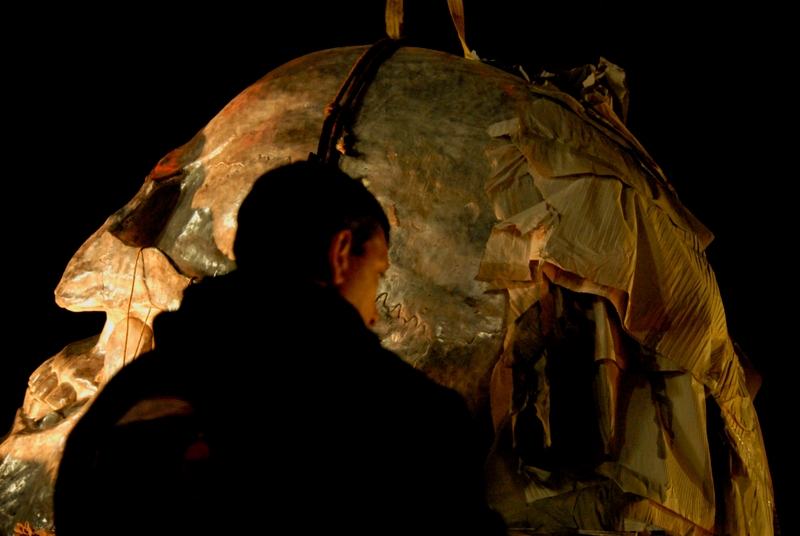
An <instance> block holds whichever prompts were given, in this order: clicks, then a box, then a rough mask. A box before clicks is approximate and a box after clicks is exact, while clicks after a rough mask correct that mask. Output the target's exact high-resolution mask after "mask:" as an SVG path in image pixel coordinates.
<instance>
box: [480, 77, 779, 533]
mask: <svg viewBox="0 0 800 536" xmlns="http://www.w3.org/2000/svg"><path fill="white" fill-rule="evenodd" d="M537 91H538V92H540V93H542V92H546V93H548V96H549V97H551V98H544V99H539V100H534V101H532V102H526V103H520V110H519V115H518V117H517V118H513V119H510V120H506V121H501V122H499V123H495V124H493V125H491V126H490V127H489V128H488V133H489V134H490V135H491V136H492V137H494V138H499V139H505V140H507V141H508V144H507V145H506V146H503V147H499V148H497V147H495V148H492V149H491V150H489V151H487V156H488V158H489V160H490V163H491V165H492V167H493V173H492V175H491V177H490V178H489V180H488V181H487V184H486V191H487V195H488V196H489V197H490V199H491V200H492V203H493V205H494V207H495V213H496V216H497V217H498V219H499V220H501V221H500V223H498V224H497V225H496V226H495V227H494V229H493V230H492V233H491V236H490V237H489V240H488V242H487V244H486V248H485V252H484V256H483V260H482V263H481V267H480V271H479V274H478V276H477V279H479V280H482V281H489V282H491V283H490V284H491V285H492V286H493V287H495V288H504V287H505V288H508V292H509V297H510V301H511V303H512V307H511V308H510V309H511V311H510V314H509V317H508V318H507V325H509V326H510V328H509V334H511V331H513V325H514V324H513V322H514V321H515V320H516V319H517V318H519V316H520V315H521V314H522V312H524V308H525V307H526V306H529V304H530V303H533V302H535V301H536V300H537V299H538V298H539V297H540V296H542V295H543V294H544V292H545V289H544V288H543V286H542V283H541V281H542V278H541V276H539V277H538V278H537V273H538V272H541V273H544V274H545V276H546V277H545V280H546V281H549V282H551V283H555V284H556V285H559V286H562V287H564V288H568V289H571V290H574V291H577V292H586V293H591V294H595V295H597V296H601V297H603V298H605V299H606V300H608V303H610V304H611V305H613V307H614V309H616V313H617V314H618V316H619V318H620V320H621V322H622V326H623V327H624V331H625V332H626V333H627V334H629V335H630V336H632V337H633V338H634V339H635V340H637V341H639V342H640V343H641V344H642V345H643V346H644V347H646V348H648V349H651V350H652V351H654V352H655V353H656V354H657V355H658V356H660V357H662V358H665V359H666V360H668V361H669V362H671V363H673V364H674V369H675V370H679V371H688V372H689V373H690V374H689V375H679V376H678V378H680V379H674V380H670V381H669V382H668V384H669V387H668V390H669V391H670V397H671V398H670V399H671V400H672V398H673V397H674V399H675V407H676V409H677V410H678V411H681V412H684V413H685V415H684V416H683V417H681V418H682V419H684V420H685V421H686V423H688V425H689V428H688V429H689V430H691V429H692V428H694V430H695V431H694V433H687V435H686V436H685V437H684V438H683V439H682V440H681V441H677V440H676V439H675V438H672V440H673V441H677V442H676V443H674V444H673V445H672V446H673V448H669V449H666V455H665V456H660V457H659V456H653V455H650V454H652V453H650V454H648V452H647V445H649V444H652V441H650V440H649V439H648V438H647V437H638V438H637V439H636V440H635V441H632V445H635V446H634V447H633V448H632V449H631V450H630V451H629V452H627V457H625V456H623V457H621V458H620V459H619V460H618V461H617V462H615V463H606V464H603V465H602V466H601V467H600V468H599V472H600V473H601V474H604V475H606V476H608V477H610V478H612V479H614V481H616V482H617V483H618V484H619V486H620V487H621V488H622V489H623V490H625V491H629V492H631V493H636V494H637V495H641V496H642V497H647V498H648V499H649V501H650V503H646V502H640V503H636V506H635V508H634V507H633V506H631V507H630V508H629V509H630V510H631V515H632V512H634V511H635V512H637V515H638V514H642V515H643V516H645V517H646V518H647V519H648V520H651V521H653V520H657V519H658V520H660V522H661V523H664V525H663V526H665V527H668V526H669V527H672V528H671V529H670V530H671V531H674V532H675V533H679V534H684V533H686V531H685V530H684V528H685V527H684V528H681V527H682V526H683V525H681V523H684V522H685V521H687V520H688V522H689V523H690V525H696V526H697V527H695V528H702V529H705V530H712V529H713V525H714V513H713V512H714V499H713V487H712V486H711V474H710V466H709V465H708V446H707V445H706V444H705V442H706V439H705V405H704V398H705V392H704V390H708V392H710V393H711V394H712V395H713V396H714V397H715V399H716V401H717V403H718V404H719V406H720V407H721V408H722V414H723V417H724V421H725V425H726V433H727V434H728V436H729V439H730V443H731V445H733V449H734V452H733V453H732V455H733V456H734V457H735V458H738V460H739V463H738V464H737V465H735V466H734V469H733V470H734V473H735V474H732V475H731V484H732V493H731V495H730V496H729V497H726V503H727V508H729V509H730V510H731V512H730V513H729V516H728V517H729V521H728V522H727V525H728V526H726V531H729V532H731V533H733V534H746V533H747V534H771V533H772V511H773V496H772V486H771V480H770V475H769V469H768V467H767V462H766V454H765V451H764V446H763V441H762V439H761V433H760V429H759V427H758V419H757V417H756V414H755V410H754V409H753V406H752V399H751V397H750V395H749V394H748V392H747V388H746V382H745V376H744V372H743V369H742V367H741V365H740V362H739V359H737V357H736V355H735V353H734V349H733V345H732V343H731V340H730V337H729V336H728V333H727V327H726V323H725V312H724V309H723V306H722V301H721V299H720V296H719V290H718V288H717V284H716V280H715V278H714V274H713V271H712V270H711V267H710V266H709V265H708V262H707V261H706V258H705V255H704V253H703V250H704V248H705V246H706V245H707V244H708V243H709V242H710V240H711V238H712V237H711V234H710V233H709V232H708V230H707V229H706V228H705V227H704V226H703V225H702V224H701V223H700V222H699V221H697V220H696V219H695V218H694V217H693V216H692V215H691V214H690V213H689V212H688V211H687V210H686V209H685V208H684V207H683V206H682V205H681V204H680V202H679V200H678V198H677V196H676V195H675V193H674V191H673V190H672V188H671V187H670V186H669V184H668V183H666V180H665V179H664V178H663V174H662V173H661V172H660V170H659V169H658V168H657V167H653V166H651V165H649V163H648V160H649V157H648V156H647V155H646V153H643V149H641V147H640V146H639V145H638V142H636V141H635V139H633V138H632V135H630V133H629V132H627V130H622V129H621V128H613V127H615V126H618V125H613V124H612V122H611V121H604V122H600V121H598V119H597V117H594V118H592V117H589V114H588V113H587V112H586V111H585V110H583V108H582V106H581V105H580V104H579V103H578V102H577V101H575V100H574V99H571V97H569V96H567V95H565V94H563V93H559V92H558V91H557V90H553V89H547V90H544V91H543V90H541V88H538V89H537ZM576 112H580V113H576ZM581 116H583V117H581ZM619 123H620V124H621V122H619ZM601 132H602V134H601ZM532 266H533V267H534V269H532ZM516 302H519V303H520V305H517V306H514V305H513V304H514V303H516ZM509 336H510V335H509ZM600 339H602V337H600V336H598V340H600ZM506 340H507V341H508V340H509V339H508V338H507V339H506ZM608 346H609V347H611V346H613V345H611V344H610V345H608ZM503 375H506V378H505V380H503V378H502V376H503ZM508 375H509V372H508V371H507V370H506V371H503V370H502V366H498V369H496V371H495V376H496V377H495V378H493V389H494V392H493V394H492V402H493V406H492V412H493V416H494V418H495V423H496V425H497V424H498V423H499V422H500V421H501V420H502V417H503V415H504V414H505V413H507V412H508V403H507V402H505V403H504V400H507V398H506V397H507V396H508V389H507V388H506V389H503V387H502V385H503V384H504V383H505V384H507V383H508V380H509V376H508ZM612 383H613V382H612ZM610 385H611V384H610ZM612 387H613V385H612ZM673 391H674V392H673ZM637 396H642V397H643V399H642V400H643V403H642V404H631V405H630V406H629V408H630V409H631V412H630V413H629V414H628V416H627V422H628V423H629V424H631V423H637V424H638V423H647V422H653V416H652V415H649V414H646V413H647V412H648V411H650V410H651V408H652V406H651V405H650V404H647V403H644V402H646V399H648V397H649V396H650V395H649V394H647V393H645V392H642V393H639V394H638V395H637ZM612 398H613V397H612ZM678 401H681V402H678ZM637 412H639V413H637ZM607 413H608V414H609V415H613V411H609V412H607ZM695 427H696V428H695ZM637 432H639V435H641V434H653V433H661V431H659V430H657V429H656V430H652V429H648V427H647V426H645V427H641V428H638V429H635V428H631V429H630V430H628V431H627V432H626V433H628V434H631V435H630V437H633V436H634V435H637ZM650 439H652V438H650ZM662 439H663V438H662ZM687 453H688V454H687ZM623 454H624V453H623ZM662 454H663V453H662ZM687 456H688V458H687ZM648 504H650V506H647V505H648ZM665 509H666V512H669V515H666V514H665ZM643 512H645V513H643ZM667 518H669V519H673V521H670V522H668V519H667ZM681 519H682V520H683V521H680V520H681ZM684 525H685V523H684Z"/></svg>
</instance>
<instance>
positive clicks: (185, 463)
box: [55, 162, 505, 536]
mask: <svg viewBox="0 0 800 536" xmlns="http://www.w3.org/2000/svg"><path fill="white" fill-rule="evenodd" d="M388 241H389V223H388V221H387V219H386V216H385V214H384V213H383V210H382V209H381V207H380V205H379V204H378V202H377V201H376V200H375V198H374V197H373V196H372V195H371V194H370V193H369V192H368V191H367V190H366V188H364V186H363V185H362V184H361V182H360V181H356V180H353V179H351V178H349V177H347V176H346V175H344V174H343V173H342V172H341V171H339V170H338V169H335V168H331V167H327V166H323V165H320V164H312V163H305V162H304V163H298V164H293V165H290V166H286V167H284V168H279V169H277V170H274V171H272V172H270V173H267V174H266V175H264V176H263V177H262V178H261V179H259V181H258V182H257V183H256V185H255V186H254V189H253V191H252V192H251V194H250V195H249V196H248V197H247V199H246V200H245V202H244V204H243V206H242V208H241V210H240V213H239V233H238V235H237V239H236V244H235V249H236V255H237V263H238V265H239V269H237V271H236V272H234V273H232V274H230V275H226V276H225V277H223V278H220V279H219V280H213V281H210V282H208V283H204V284H203V285H201V286H200V287H199V288H198V289H196V292H195V289H194V288H193V289H190V291H187V296H186V299H185V301H184V304H183V305H182V311H181V312H179V313H177V314H175V315H165V317H164V318H163V320H161V319H159V322H157V327H156V334H157V335H156V337H157V344H158V349H157V350H156V351H155V352H153V353H151V354H147V355H144V356H142V357H140V358H139V359H138V360H137V361H135V362H134V363H132V364H131V365H129V366H128V367H126V368H125V369H123V370H122V371H121V372H120V373H119V374H118V375H117V376H116V377H115V378H114V379H113V380H112V381H111V382H110V383H109V384H108V386H107V387H106V389H105V390H104V391H103V392H102V393H101V394H100V395H99V396H98V398H97V400H96V402H95V403H94V405H93V407H92V408H91V409H90V410H89V411H88V412H87V414H86V416H85V417H84V418H83V419H82V420H81V421H80V422H79V423H78V425H77V426H76V428H75V430H74V432H73V434H72V435H71V436H70V438H69V440H68V442H67V446H66V449H65V454H64V460H63V463H62V467H61V471H60V475H59V479H58V483H57V487H56V504H55V507H56V528H57V532H58V534H59V536H70V535H72V534H76V535H77V534H81V535H85V534H92V533H97V534H108V533H114V534H139V535H141V534H162V533H164V534H167V533H170V532H172V531H180V532H185V533H187V534H193V533H199V534H218V533H220V534H221V533H223V532H224V533H226V534H228V533H230V534H235V533H237V532H242V533H249V532H251V531H257V532H258V533H261V532H265V533H266V532H269V531H271V530H274V531H280V532H281V533H283V532H295V533H300V534H305V533H314V532H325V531H328V530H330V531H335V532H338V533H343V534H487V535H489V534H505V528H504V525H503V523H502V521H501V520H500V519H499V517H498V516H497V515H496V514H494V513H493V512H491V511H490V510H489V509H488V508H487V507H486V505H485V502H484V497H483V488H482V481H481V476H480V475H481V462H482V457H481V453H480V452H478V450H477V447H476V442H475V437H474V435H473V429H472V425H471V422H470V418H469V415H468V413H467V410H466V407H465V405H464V403H463V401H462V400H461V399H460V397H459V396H458V395H457V394H455V393H454V392H452V391H450V390H448V389H445V388H442V387H440V386H438V385H436V384H434V383H433V382H431V381H430V380H428V379H427V378H426V377H425V376H424V375H422V374H421V373H420V372H418V371H416V370H414V369H413V368H412V367H410V366H409V365H407V364H406V363H404V362H403V361H401V360H400V359H399V358H398V357H397V356H395V355H394V354H392V353H391V352H388V351H387V350H384V349H383V348H382V347H381V346H380V343H379V341H378V339H377V337H376V336H375V335H374V334H373V333H372V332H371V331H369V330H368V329H367V327H369V326H372V325H374V324H375V322H377V321H378V311H377V309H376V304H375V298H376V292H377V288H378V282H379V279H380V277H381V276H382V275H383V273H384V272H385V271H386V269H387V268H388V265H389V259H388Z"/></svg>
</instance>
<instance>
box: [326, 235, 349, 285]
mask: <svg viewBox="0 0 800 536" xmlns="http://www.w3.org/2000/svg"><path fill="white" fill-rule="evenodd" d="M352 246H353V231H351V230H350V229H344V230H343V231H339V232H338V233H336V234H335V235H334V236H333V239H332V240H331V248H330V250H329V251H328V262H329V263H330V266H331V274H332V276H333V277H332V278H331V282H332V283H333V285H334V286H339V285H341V284H342V283H344V281H345V277H344V274H345V272H347V269H348V268H349V267H350V251H351V248H352Z"/></svg>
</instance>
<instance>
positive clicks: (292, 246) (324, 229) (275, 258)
mask: <svg viewBox="0 0 800 536" xmlns="http://www.w3.org/2000/svg"><path fill="white" fill-rule="evenodd" d="M238 219H239V230H238V233H237V236H236V243H235V245H234V250H235V253H236V261H237V265H238V266H239V269H240V270H246V271H253V270H258V271H259V272H260V273H262V274H270V273H274V274H275V275H280V277H282V278H287V277H288V278H290V279H292V280H294V281H297V280H310V281H316V282H319V283H323V284H331V283H333V278H334V274H333V271H332V268H331V263H330V248H331V243H332V241H333V239H334V237H335V236H336V235H337V233H339V232H340V231H343V230H349V231H350V233H351V234H352V243H351V245H350V246H351V253H352V254H353V255H355V256H361V255H363V254H364V247H365V244H366V243H367V242H368V241H369V240H370V239H371V238H373V237H374V236H375V235H376V234H377V233H379V232H381V231H382V232H383V237H384V238H385V239H386V243H387V244H388V242H389V221H388V219H387V218H386V214H385V213H384V212H383V209H382V208H381V206H380V204H379V203H378V201H377V200H376V199H375V197H374V196H373V195H372V194H371V193H369V191H367V189H366V188H365V187H364V185H363V184H362V183H361V181H360V180H356V179H352V178H350V177H349V176H347V175H346V174H345V173H344V172H342V171H341V170H339V169H338V168H335V167H333V166H329V165H325V164H319V163H315V162H297V163H294V164H289V165H287V166H283V167H280V168H277V169H274V170H272V171H269V172H267V173H265V174H264V175H262V176H261V177H260V178H259V179H258V180H257V181H256V183H255V185H254V186H253V190H252V191H251V192H250V194H249V195H248V196H247V198H246V199H245V200H244V203H243V204H242V207H241V209H240V210H239V218H238Z"/></svg>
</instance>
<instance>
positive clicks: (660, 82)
mask: <svg viewBox="0 0 800 536" xmlns="http://www.w3.org/2000/svg"><path fill="white" fill-rule="evenodd" d="M262 4H263V6H262V7H255V8H254V7H251V6H245V5H244V4H238V3H235V2H220V3H218V4H214V5H208V4H200V3H192V4H190V3H187V4H185V5H184V6H183V7H179V6H176V7H173V8H171V9H168V10H165V9H164V8H144V7H141V6H137V7H135V8H134V7H128V8H126V7H125V6H123V5H116V6H115V7H114V8H113V9H108V8H93V9H89V8H83V7H76V6H74V5H71V6H68V7H65V6H64V5H62V6H61V7H57V8H50V9H48V10H44V9H42V10H40V11H39V10H37V9H36V8H26V11H24V12H21V11H20V12H16V13H15V14H14V15H13V16H9V17H8V18H7V19H6V20H5V25H4V26H5V33H6V36H5V37H4V43H5V45H4V49H5V50H4V54H3V57H4V59H5V62H4V63H5V66H4V67H5V69H4V71H5V73H4V76H3V82H4V83H3V85H4V102H3V104H4V107H5V114H4V117H5V119H6V120H5V121H4V127H5V128H4V130H5V135H4V140H5V141H4V148H5V151H4V153H5V154H4V156H5V158H4V159H3V168H4V169H5V173H6V176H5V180H6V184H8V185H10V188H9V189H7V190H6V192H7V193H6V194H5V202H4V205H5V206H6V211H7V212H6V217H5V222H6V223H5V225H6V232H5V236H6V248H5V257H4V261H5V262H4V268H3V270H4V271H3V275H4V280H5V285H4V286H5V288H6V289H7V290H8V294H7V296H6V299H5V311H6V318H7V319H8V320H7V321H6V324H5V325H6V329H5V332H4V333H5V337H4V339H5V344H4V349H5V351H4V355H3V357H2V364H1V365H0V367H2V368H0V370H1V371H2V373H0V378H2V379H1V380H0V382H1V383H0V385H2V390H1V391H0V428H3V429H4V430H5V429H6V427H7V426H10V424H11V421H12V418H13V413H14V409H15V408H16V407H19V406H20V405H21V403H22V399H23V395H24V391H25V386H26V380H27V377H28V375H29V374H30V373H31V372H33V370H34V369H35V368H36V367H37V366H38V365H39V364H40V363H41V362H42V361H44V360H45V359H46V358H47V357H49V356H51V355H53V354H54V353H56V352H57V351H59V350H60V349H61V348H62V347H63V346H64V345H66V344H67V343H69V342H72V341H75V340H78V339H81V338H84V337H87V336H90V335H93V334H95V333H98V332H99V331H100V329H101V327H102V324H103V315H102V314H100V313H93V314H85V313H84V314H75V313H70V312H67V311H63V310H60V309H59V308H58V307H57V306H56V305H55V303H54V301H53V294H52V292H53V289H54V288H55V286H56V284H57V283H58V280H59V278H60V276H61V273H62V271H63V269H64V267H65V266H66V264H67V262H68V261H69V259H70V257H71V256H72V254H73V253H74V252H75V250H77V248H78V247H79V246H80V245H81V243H82V242H83V241H84V240H85V239H86V238H88V237H89V235H90V234H91V233H92V232H94V231H95V230H96V229H97V228H98V227H99V226H100V225H101V224H102V223H103V221H104V220H105V218H106V217H107V216H108V215H110V214H111V213H112V212H114V211H115V210H117V209H118V208H119V207H121V206H122V205H123V204H124V203H126V202H127V201H128V200H129V199H130V198H131V197H132V196H133V194H134V193H135V192H136V191H137V190H138V188H139V186H140V185H141V182H142V180H143V179H144V176H145V175H146V174H147V172H148V171H149V170H150V169H151V168H152V167H153V166H154V165H155V163H156V162H157V161H158V160H159V159H160V158H161V157H162V156H164V155H165V154H166V153H167V152H169V151H170V150H172V149H174V148H176V147H178V146H179V145H182V144H184V143H185V142H187V141H188V140H189V139H190V138H191V137H192V136H193V135H194V134H195V133H196V132H197V131H198V130H199V129H201V128H202V127H203V126H204V125H205V124H206V123H207V122H208V121H209V120H210V119H211V118H212V117H213V116H214V115H215V114H216V113H217V112H218V111H219V110H220V109H221V108H222V107H223V106H224V105H225V104H226V103H227V102H228V101H229V100H230V99H232V98H233V97H234V96H236V95H237V94H238V93H239V92H240V91H241V90H243V89H244V88H245V87H247V86H248V85H249V84H251V83H253V82H254V81H255V80H257V79H258V78H260V77H261V76H263V75H264V74H266V73H267V72H269V71H270V70H272V69H273V68H275V67H277V66H278V65H280V64H282V63H284V62H286V61H288V60H290V59H292V58H294V57H297V56H299V55H302V54H305V53H308V52H312V51H315V50H319V49H322V48H333V47H337V46H345V45H362V44H369V43H372V42H374V41H376V40H378V39H380V38H381V37H383V35H384V22H383V9H384V5H383V2H382V1H381V0H372V1H366V0H358V1H349V2H348V1H340V2H299V1H296V2H286V3H284V4H283V5H279V4H278V3H277V2H263V3H262ZM465 4H466V6H465V9H466V24H467V41H468V43H469V45H470V47H471V48H474V49H476V50H477V51H478V53H479V55H480V56H481V57H487V58H494V59H497V60H500V61H503V62H506V63H521V64H522V65H523V66H525V68H526V70H527V71H528V72H529V73H530V72H535V71H537V70H539V69H541V68H547V69H549V70H552V69H555V68H559V67H561V68H567V67H573V66H577V65H581V64H584V63H596V62H597V60H598V58H599V56H601V55H602V56H605V57H606V58H608V59H609V60H611V61H612V62H614V63H617V64H618V65H620V66H622V67H623V68H624V69H625V70H626V72H627V73H628V83H629V86H630V89H631V92H632V97H631V104H630V112H629V120H628V126H629V127H630V130H631V131H632V132H633V133H634V134H635V135H636V136H637V137H638V138H639V140H640V141H641V142H642V143H643V145H644V146H645V147H646V148H647V149H648V150H649V151H650V153H651V154H652V155H653V157H654V158H655V159H656V161H658V162H659V163H660V165H661V166H662V168H663V169H664V171H665V172H666V174H667V176H668V178H669V179H670V181H671V182H672V184H673V185H674V186H675V188H676V189H677V191H678V193H679V195H680V196H681V199H682V201H683V202H684V204H685V205H686V206H687V207H688V208H689V209H690V210H691V211H693V212H694V214H695V215H696V216H698V218H699V219H700V220H701V221H703V222H704V223H705V224H706V225H707V226H708V227H709V228H710V229H711V230H712V231H713V232H714V233H715V235H716V239H715V241H714V242H713V243H712V244H711V245H710V246H709V248H708V250H707V251H708V257H709V259H710V261H711V264H712V266H713V267H714V269H715V271H716V274H717V278H718V281H719V285H720V288H721V292H722V297H723V300H724V302H725V304H726V307H727V314H728V323H729V328H730V331H731V333H732V335H733V336H734V337H735V338H736V339H737V341H738V342H739V343H740V344H741V346H742V347H743V349H744V350H745V352H746V353H747V354H748V355H749V357H750V359H751V360H752V362H753V363H754V364H755V366H756V368H758V370H759V371H760V372H761V374H762V376H763V378H764V384H763V387H762V390H761V392H760V393H759V395H758V397H757V399H756V408H757V410H758V412H759V418H760V419H761V423H762V426H763V431H764V437H765V441H766V446H767V452H768V455H769V457H770V464H771V467H772V474H773V478H774V481H775V487H776V496H777V501H778V506H779V511H780V512H784V514H782V515H781V518H782V525H783V528H784V533H786V534H788V533H789V532H790V530H789V524H790V521H791V520H790V519H789V518H788V515H786V510H783V508H787V502H788V500H789V499H788V497H789V492H788V491H787V490H788V487H789V483H790V479H791V478H792V477H793V476H794V475H795V474H796V471H794V470H793V468H791V466H790V462H789V458H788V456H789V452H790V451H791V447H790V446H789V445H790V434H789V430H790V423H791V422H794V418H793V414H792V410H793V409H794V407H795V406H796V403H793V402H792V401H793V400H795V399H794V398H793V397H792V395H793V392H792V389H793V388H794V378H792V377H791V374H792V370H793V367H791V366H790V364H789V362H790V360H792V359H796V358H797V354H798V352H797V349H796V346H795V345H790V341H791V339H792V335H794V334H795V333H796V331H797V330H796V329H793V328H794V326H790V325H789V318H790V317H794V316H796V313H795V310H794V305H795V304H794V300H795V294H796V293H795V292H794V291H793V290H792V289H793V285H792V283H791V281H792V279H793V268H794V265H793V264H792V263H793V261H794V259H793V258H791V256H790V255H789V254H788V252H789V251H790V250H791V249H792V248H793V246H794V244H795V243H796V242H797V240H796V238H795V237H794V233H793V227H792V226H790V223H789V215H790V214H791V211H792V210H793V208H794V207H793V206H790V204H793V203H792V201H791V200H790V194H791V193H792V190H791V188H793V187H791V186H790V185H791V183H793V182H795V177H796V173H797V171H796V170H795V169H793V167H792V166H790V165H787V163H790V162H791V160H790V158H791V156H790V153H789V151H788V145H789V144H788V141H785V140H788V137H789V136H793V137H796V134H793V133H792V132H793V131H791V130H790V129H791V128H792V126H793V125H792V119H791V118H790V115H792V114H793V112H792V109H793V104H792V100H793V99H794V98H795V97H794V96H793V95H792V91H793V90H792V89H791V83H790V79H791V77H792V72H791V70H790V67H789V62H788V51H787V48H788V38H787V37H785V36H784V33H783V32H782V30H781V27H782V24H781V21H782V20H784V19H788V18H789V14H788V12H782V11H780V10H779V9H778V8H776V7H775V6H773V5H771V4H767V3H760V4H758V5H746V6H743V7H735V6H734V5H733V4H728V5H727V7H726V8H725V9H724V10H722V9H714V8H712V7H709V6H707V5H705V4H702V5H701V3H699V2H696V3H687V2H684V3H676V2H670V3H667V2H663V1H660V2H648V3H643V2H638V3H637V2H631V1H628V2H620V1H605V0H598V1H594V2H587V1H576V2H572V3H569V4H567V3H561V4H556V5H549V4H546V3H545V2H520V1H502V0H496V1H494V2H479V1H475V0H473V1H469V0H467V1H466V2H465ZM643 4H648V5H643ZM787 9H788V8H787ZM406 11H407V13H406V30H407V34H409V35H410V37H411V43H410V44H412V45H417V46H426V47H429V48H436V49H439V50H445V51H449V52H452V53H454V54H460V45H459V42H458V39H457V36H456V33H455V30H454V29H453V26H452V23H451V21H450V18H449V14H448V11H447V8H446V2H445V1H444V0H438V1H434V0H417V1H412V0H406ZM0 433H2V432H0Z"/></svg>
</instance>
